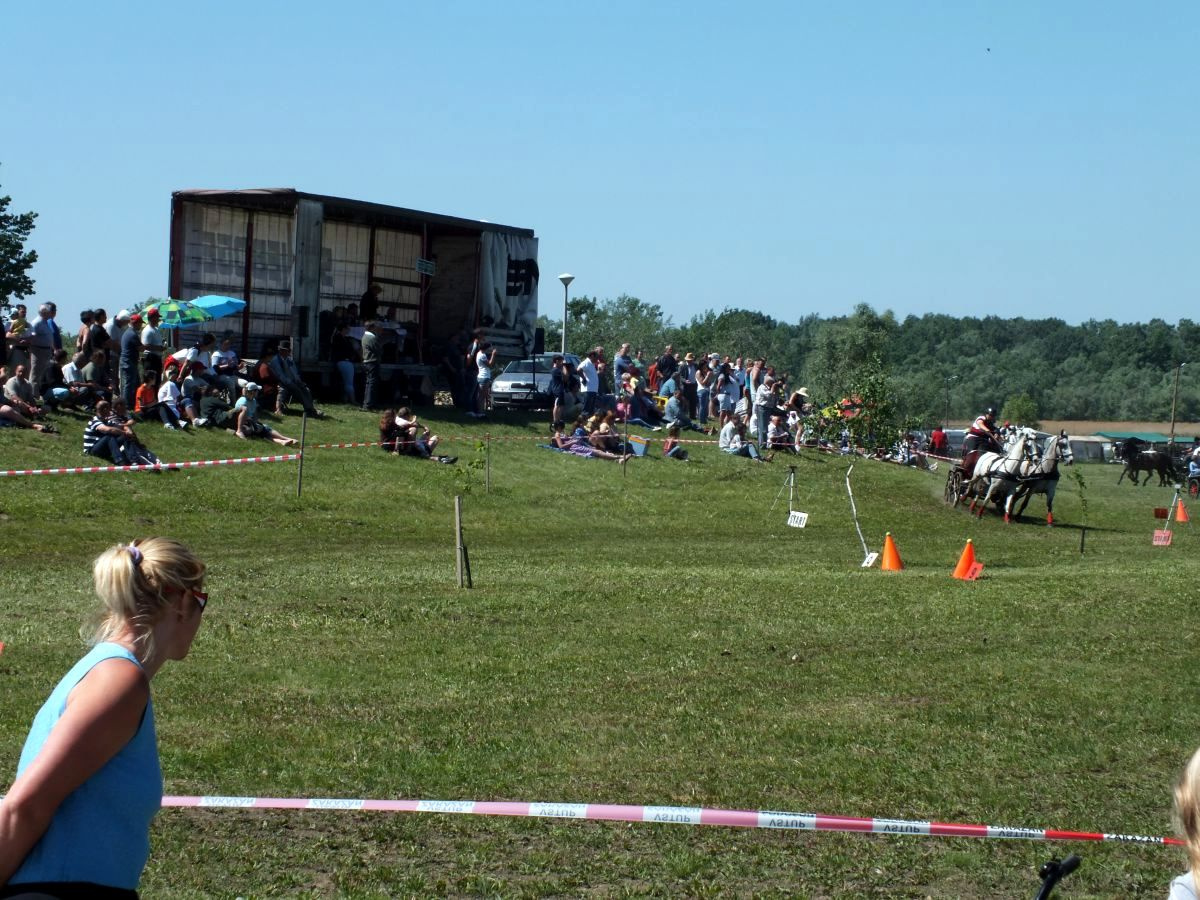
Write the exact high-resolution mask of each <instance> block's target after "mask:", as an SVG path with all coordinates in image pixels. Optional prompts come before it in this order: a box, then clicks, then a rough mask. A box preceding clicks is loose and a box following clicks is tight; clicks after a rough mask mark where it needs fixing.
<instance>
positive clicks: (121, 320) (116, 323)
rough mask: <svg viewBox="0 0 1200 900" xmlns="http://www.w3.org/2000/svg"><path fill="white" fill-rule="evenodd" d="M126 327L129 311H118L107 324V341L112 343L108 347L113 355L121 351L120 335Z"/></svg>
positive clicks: (127, 325)
mask: <svg viewBox="0 0 1200 900" xmlns="http://www.w3.org/2000/svg"><path fill="white" fill-rule="evenodd" d="M128 327H129V310H127V309H122V310H118V311H117V314H116V315H115V316H113V320H112V321H111V322H109V324H108V339H109V340H110V341H112V343H111V344H110V345H109V346H110V348H111V349H112V351H113V352H114V353H115V352H116V351H118V350H120V349H121V335H123V334H124V333H125V330H126V329H127V328H128Z"/></svg>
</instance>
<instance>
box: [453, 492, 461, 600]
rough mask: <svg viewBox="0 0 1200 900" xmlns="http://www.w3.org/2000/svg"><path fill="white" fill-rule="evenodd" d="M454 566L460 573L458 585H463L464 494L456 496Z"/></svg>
mask: <svg viewBox="0 0 1200 900" xmlns="http://www.w3.org/2000/svg"><path fill="white" fill-rule="evenodd" d="M454 567H455V570H456V571H457V573H458V586H459V587H462V586H463V540H462V496H461V495H458V494H456V495H455V496H454Z"/></svg>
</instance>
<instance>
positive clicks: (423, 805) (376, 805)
mask: <svg viewBox="0 0 1200 900" xmlns="http://www.w3.org/2000/svg"><path fill="white" fill-rule="evenodd" d="M162 805H163V806H164V807H197V808H206V809H332V810H361V811H364V812H416V813H456V814H462V815H473V816H516V817H527V818H550V819H587V820H591V821H615V822H662V823H668V824H673V825H723V826H726V827H731V828H772V829H795V830H798V831H845V832H860V833H869V834H911V835H924V836H929V837H973V838H994V839H996V838H999V839H1019V840H1031V841H1108V842H1115V843H1128V844H1154V845H1159V846H1165V845H1181V846H1182V845H1183V844H1184V842H1183V841H1181V840H1178V839H1177V838H1169V837H1150V836H1147V835H1139V834H1108V833H1102V832H1093V831H1062V830H1058V829H1051V828H1006V827H1003V826H999V825H963V824H955V823H949V822H919V821H914V820H911V819H862V818H856V817H852V816H825V815H817V814H814V813H791V812H771V811H768V810H737V809H714V808H711V807H701V806H626V805H619V804H609V803H527V802H517V801H489V800H361V799H358V800H355V799H343V798H337V797H324V798H321V797H318V798H285V797H176V796H166V797H163V799H162Z"/></svg>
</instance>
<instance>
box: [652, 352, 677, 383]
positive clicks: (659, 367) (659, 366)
mask: <svg viewBox="0 0 1200 900" xmlns="http://www.w3.org/2000/svg"><path fill="white" fill-rule="evenodd" d="M678 368H679V360H677V359H676V358H675V348H674V347H673V346H671V345H670V344H667V346H666V348H665V349H664V350H663V355H662V356H660V357H659V358H658V360H657V361H656V362H655V363H654V370H655V372H656V373H657V374H656V375H655V381H656V382H657V383H658V384H659V385H661V384H662V383H663V382H664V381H666V380H667V379H668V378H670V377H671V376H672V375H674V374H675V371H676V370H677V369H678Z"/></svg>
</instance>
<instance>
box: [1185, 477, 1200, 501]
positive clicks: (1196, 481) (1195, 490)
mask: <svg viewBox="0 0 1200 900" xmlns="http://www.w3.org/2000/svg"><path fill="white" fill-rule="evenodd" d="M1188 496H1190V497H1196V496H1200V478H1189V479H1188Z"/></svg>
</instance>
